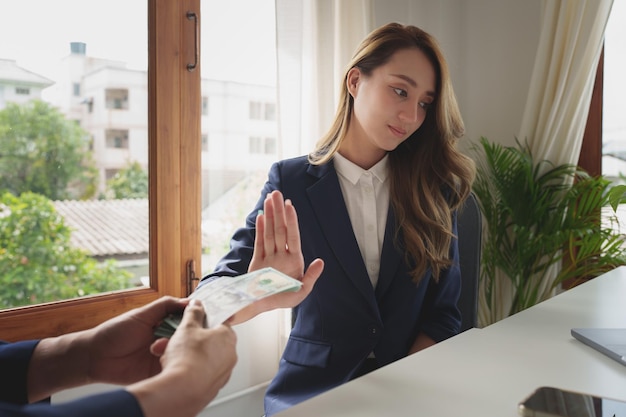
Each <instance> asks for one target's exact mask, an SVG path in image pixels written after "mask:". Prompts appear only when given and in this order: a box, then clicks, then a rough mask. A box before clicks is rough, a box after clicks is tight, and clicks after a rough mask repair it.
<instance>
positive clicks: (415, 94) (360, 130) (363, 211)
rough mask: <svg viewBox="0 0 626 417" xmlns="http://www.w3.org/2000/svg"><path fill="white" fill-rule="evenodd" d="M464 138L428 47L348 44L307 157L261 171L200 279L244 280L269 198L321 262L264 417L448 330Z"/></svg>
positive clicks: (384, 38)
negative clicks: (277, 201) (330, 115)
mask: <svg viewBox="0 0 626 417" xmlns="http://www.w3.org/2000/svg"><path fill="white" fill-rule="evenodd" d="M463 130H464V127H463V122H462V119H461V116H460V113H459V109H458V106H457V103H456V99H455V95H454V92H453V90H452V85H451V82H450V76H449V73H448V68H447V64H446V62H445V60H444V58H443V55H442V53H441V51H440V49H439V47H438V45H437V44H436V41H435V40H434V39H433V38H432V37H431V36H430V35H429V34H427V33H426V32H424V31H422V30H420V29H418V28H416V27H413V26H403V25H400V24H396V23H391V24H388V25H385V26H383V27H381V28H379V29H377V30H375V31H373V32H372V33H371V34H370V35H369V36H367V37H366V39H365V40H364V41H363V42H362V43H361V45H360V46H359V47H358V48H357V50H356V53H355V55H354V57H353V59H352V61H351V63H350V64H349V66H348V70H347V71H346V73H345V77H344V79H343V84H342V90H341V96H340V104H339V108H338V110H337V114H336V116H335V120H334V122H333V124H332V126H331V128H330V130H329V131H328V133H327V134H326V135H325V136H324V137H322V138H321V140H320V141H319V142H318V144H317V145H316V148H315V150H314V151H313V152H312V153H311V154H310V155H308V156H306V157H299V158H294V159H289V160H284V161H280V162H278V163H276V164H274V165H273V166H272V168H271V170H270V172H269V176H268V181H267V183H266V184H265V186H264V188H263V191H262V195H261V199H260V200H259V203H258V204H257V207H255V209H254V210H253V211H252V213H251V214H250V215H249V216H248V218H247V226H246V227H245V228H243V229H240V230H238V231H237V232H236V233H235V235H234V236H233V239H232V241H231V251H230V252H229V253H228V254H227V255H226V256H225V257H224V258H223V259H222V260H221V261H220V262H219V264H218V265H217V267H216V271H215V272H214V273H212V274H210V275H209V276H207V277H205V279H208V280H210V279H214V278H215V277H218V276H224V275H237V274H241V273H244V272H246V271H247V270H248V267H249V263H250V259H251V257H252V248H253V242H254V238H255V218H256V216H257V212H258V210H259V209H261V208H262V204H263V202H264V201H265V200H266V198H275V196H276V193H275V190H278V191H280V192H281V193H282V195H283V196H284V197H285V198H286V199H288V201H289V202H288V204H289V205H291V204H292V205H293V206H294V207H295V208H296V210H297V212H298V224H299V231H300V235H301V236H302V242H301V248H300V247H298V248H296V249H297V250H301V252H302V254H303V256H304V263H305V264H308V263H310V262H311V261H312V260H313V259H315V258H321V259H323V261H324V271H323V272H322V275H321V277H320V278H319V279H318V280H317V282H316V283H315V287H314V288H313V290H312V291H311V293H310V294H309V295H308V296H307V298H306V299H305V300H304V301H303V302H302V303H301V304H300V305H298V306H297V307H295V308H294V325H293V328H292V331H291V335H290V338H289V342H288V344H287V346H286V348H285V351H284V353H283V357H282V358H281V361H280V367H279V370H278V373H277V374H276V376H275V378H274V380H273V381H272V383H271V384H270V386H269V388H268V390H267V393H266V397H265V411H266V414H267V415H272V414H274V413H276V412H278V411H281V410H283V409H285V408H287V407H289V406H292V405H294V404H296V403H298V402H300V401H303V400H305V399H307V398H309V397H312V396H314V395H316V394H319V393H321V392H323V391H325V390H328V389H330V388H332V387H335V386H337V385H339V384H342V383H344V382H346V381H348V380H350V379H352V378H355V377H357V376H359V375H362V374H363V373H365V372H367V371H369V370H371V369H375V368H377V367H380V366H384V365H386V364H389V363H391V362H393V361H395V360H397V359H400V358H402V357H404V356H406V355H408V354H410V353H413V352H416V351H418V350H420V349H423V348H425V347H428V346H430V345H432V344H434V343H436V342H439V341H441V340H444V339H446V338H448V337H450V336H453V335H455V334H457V333H458V331H459V328H460V313H459V310H458V309H457V306H456V304H457V300H458V297H459V293H460V285H461V277H460V271H459V265H458V248H457V241H456V237H455V234H456V210H457V208H459V207H460V205H461V204H462V202H463V201H464V199H465V198H466V197H467V195H468V194H469V192H470V189H471V183H472V181H473V177H474V164H473V162H472V161H471V160H470V159H469V158H467V157H466V156H464V155H462V154H461V153H460V152H458V151H457V150H456V148H455V146H456V141H457V139H458V138H460V137H461V136H462V134H463ZM288 249H289V248H288Z"/></svg>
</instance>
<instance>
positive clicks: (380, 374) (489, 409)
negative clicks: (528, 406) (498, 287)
mask: <svg viewBox="0 0 626 417" xmlns="http://www.w3.org/2000/svg"><path fill="white" fill-rule="evenodd" d="M572 327H626V267H621V268H618V269H616V270H614V271H611V272H609V273H607V274H605V275H602V276H600V277H597V278H596V279H594V280H592V281H590V282H587V283H585V284H583V285H580V286H578V287H576V288H573V289H571V290H569V291H567V292H565V293H562V294H560V295H558V296H556V297H553V298H551V299H550V300H547V301H545V302H543V303H540V304H538V305H536V306H534V307H532V308H530V309H527V310H525V311H523V312H521V313H518V314H516V315H514V316H512V317H509V318H507V319H505V320H502V321H500V322H498V323H495V324H493V325H491V326H488V327H486V328H483V329H471V330H469V331H467V332H465V333H462V334H460V335H458V336H455V337H453V338H451V339H448V340H446V341H444V342H442V343H439V344H437V345H435V346H433V347H430V348H428V349H426V350H424V351H422V352H419V353H416V354H414V355H411V356H409V357H407V358H404V359H402V360H400V361H397V362H395V363H392V364H390V365H388V366H386V367H384V368H381V369H379V370H377V371H375V372H372V373H370V374H368V375H365V376H364V377H361V378H359V379H356V380H353V381H351V382H349V383H347V384H344V385H342V386H340V387H338V388H335V389H333V390H331V391H328V392H326V393H323V394H321V395H319V396H317V397H314V398H312V399H310V400H308V401H305V402H303V403H301V404H298V405H296V406H294V407H292V408H290V409H288V410H285V411H284V412H283V413H280V414H279V415H280V416H281V417H288V416H297V417H305V416H315V417H318V416H324V417H329V416H341V417H352V416H354V417H368V416H376V417H383V416H424V417H438V416H442V417H457V416H458V417H515V416H519V414H518V411H517V404H518V402H519V401H520V400H522V399H523V398H524V397H526V396H527V395H528V394H529V393H530V392H531V391H533V390H534V389H535V388H537V387H539V386H542V385H550V386H556V387H559V388H564V389H569V390H574V391H582V392H586V393H589V394H596V395H600V396H605V397H609V398H615V399H621V400H626V366H623V365H621V364H619V363H618V362H616V361H614V360H612V359H610V358H608V357H606V356H604V355H602V354H601V353H599V352H597V351H595V350H593V349H591V348H590V347H588V346H586V345H583V344H582V343H580V342H579V341H577V340H575V339H574V338H572V337H571V335H570V329H571V328H572Z"/></svg>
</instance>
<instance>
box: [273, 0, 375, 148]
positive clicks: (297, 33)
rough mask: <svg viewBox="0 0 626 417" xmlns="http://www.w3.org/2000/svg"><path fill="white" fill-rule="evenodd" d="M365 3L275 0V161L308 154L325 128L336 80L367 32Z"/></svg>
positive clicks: (331, 112) (368, 11)
mask: <svg viewBox="0 0 626 417" xmlns="http://www.w3.org/2000/svg"><path fill="white" fill-rule="evenodd" d="M371 9H372V7H371V0H276V44H277V60H278V65H277V68H278V82H277V86H278V114H279V120H278V131H279V133H278V137H279V144H280V145H279V146H280V148H279V149H280V152H281V155H280V156H281V157H291V156H297V155H304V154H308V153H309V152H310V151H311V150H312V149H313V145H314V144H315V142H317V140H318V139H319V138H320V136H321V135H322V134H323V133H324V132H325V131H326V129H327V128H329V127H330V123H331V121H332V118H333V116H334V114H335V108H336V102H337V96H338V87H339V84H340V82H341V76H342V75H343V71H344V69H345V66H346V65H347V63H348V61H349V60H350V57H351V56H352V53H353V52H354V49H355V48H356V47H357V45H358V44H359V42H360V41H361V40H362V39H363V38H364V37H365V36H366V35H367V34H368V33H369V32H370V31H371V30H372V29H373V28H372V13H371Z"/></svg>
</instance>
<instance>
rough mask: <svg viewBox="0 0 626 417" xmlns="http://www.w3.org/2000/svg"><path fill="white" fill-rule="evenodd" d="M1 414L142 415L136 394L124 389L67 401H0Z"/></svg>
mask: <svg viewBox="0 0 626 417" xmlns="http://www.w3.org/2000/svg"><path fill="white" fill-rule="evenodd" d="M0 416H2V417H68V416H72V417H111V416H117V417H143V412H142V411H141V407H140V406H139V403H138V402H137V400H136V399H135V397H134V396H133V395H132V394H131V393H129V392H128V391H125V390H123V389H118V390H115V391H111V392H105V393H102V394H96V395H89V396H87V397H84V398H81V399H78V400H74V401H68V402H65V403H61V404H44V403H34V404H27V405H23V404H22V405H20V404H10V403H6V402H0Z"/></svg>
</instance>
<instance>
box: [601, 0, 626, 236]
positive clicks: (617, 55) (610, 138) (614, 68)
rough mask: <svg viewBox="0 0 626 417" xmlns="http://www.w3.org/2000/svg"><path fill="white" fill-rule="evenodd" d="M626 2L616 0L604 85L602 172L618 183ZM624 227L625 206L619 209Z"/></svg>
mask: <svg viewBox="0 0 626 417" xmlns="http://www.w3.org/2000/svg"><path fill="white" fill-rule="evenodd" d="M624 51H626V2H624V1H616V2H613V7H612V9H611V15H610V16H609V21H608V23H607V27H606V33H605V41H604V88H603V109H602V112H603V114H602V154H603V155H602V173H603V174H604V175H605V176H607V177H609V178H610V179H611V180H613V181H615V182H617V183H622V184H625V183H626V118H624V96H626V78H625V77H624V74H625V73H626V55H625V54H624ZM618 218H619V221H620V225H621V227H622V229H624V227H625V226H626V206H625V205H623V204H622V205H621V206H620V207H619V209H618Z"/></svg>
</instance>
